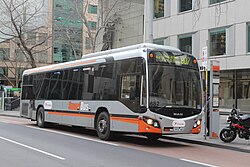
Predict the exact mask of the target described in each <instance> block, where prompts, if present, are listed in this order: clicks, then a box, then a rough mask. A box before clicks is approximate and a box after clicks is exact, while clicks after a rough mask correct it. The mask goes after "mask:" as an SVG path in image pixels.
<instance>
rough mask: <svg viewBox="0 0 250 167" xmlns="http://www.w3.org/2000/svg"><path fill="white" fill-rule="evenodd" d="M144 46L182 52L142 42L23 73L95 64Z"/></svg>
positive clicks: (173, 48)
mask: <svg viewBox="0 0 250 167" xmlns="http://www.w3.org/2000/svg"><path fill="white" fill-rule="evenodd" d="M144 48H145V49H152V50H154V49H159V50H169V51H174V52H180V50H179V49H177V48H175V47H171V46H162V45H156V44H150V43H142V44H137V45H132V46H126V47H122V48H117V49H111V50H106V51H101V52H96V53H90V54H87V55H83V56H82V59H79V60H75V61H70V62H65V63H59V64H53V65H48V66H43V67H38V68H33V69H28V70H25V71H24V72H23V75H26V74H31V73H38V72H45V71H50V70H61V69H65V68H69V67H72V66H81V65H87V64H93V63H98V62H100V63H101V62H102V61H101V60H100V58H105V57H109V55H110V54H114V53H122V52H126V51H131V50H138V49H144ZM96 58H97V59H96ZM98 58H99V59H98Z"/></svg>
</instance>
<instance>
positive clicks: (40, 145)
mask: <svg viewBox="0 0 250 167" xmlns="http://www.w3.org/2000/svg"><path fill="white" fill-rule="evenodd" d="M0 145H1V152H0V154H1V158H0V163H1V166H3V167H4V166H6V167H7V166H8V167H17V166H18V167H29V166H30V167H31V166H32V167H34V166H36V167H39V166H43V167H44V166H53V167H57V166H58V167H59V166H60V167H62V166H65V167H66V166H67V167H68V166H72V167H74V166H86V167H103V166H108V167H110V166H119V167H122V166H126V167H128V166H136V167H137V166H138V167H139V166H143V167H145V166H150V167H151V166H164V167H166V166H169V167H172V166H177V167H179V166H181V167H183V166H185V167H188V166H190V167H196V166H211V167H212V166H221V167H223V166H225V167H226V166H227V167H230V166H232V167H233V166H238V167H241V166H242V167H243V166H249V154H247V153H242V152H237V151H231V150H226V149H219V148H213V147H207V146H200V145H194V144H187V143H182V142H177V141H170V140H166V139H160V141H158V142H156V143H149V142H148V140H147V139H146V138H144V137H142V136H138V135H117V136H115V138H114V140H113V141H110V142H106V141H101V140H99V139H98V138H97V136H96V133H95V131H93V130H88V129H84V128H75V127H74V128H71V127H69V126H58V125H57V126H52V127H50V128H46V129H41V128H38V127H37V126H36V125H35V122H31V121H30V120H27V119H23V118H14V117H4V116H1V117H0Z"/></svg>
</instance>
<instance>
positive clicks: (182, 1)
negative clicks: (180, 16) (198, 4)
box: [179, 0, 192, 12]
mask: <svg viewBox="0 0 250 167" xmlns="http://www.w3.org/2000/svg"><path fill="white" fill-rule="evenodd" d="M179 6H180V8H179V11H180V12H184V11H187V10H192V0H179Z"/></svg>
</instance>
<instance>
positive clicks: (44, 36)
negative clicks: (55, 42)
mask: <svg viewBox="0 0 250 167" xmlns="http://www.w3.org/2000/svg"><path fill="white" fill-rule="evenodd" d="M47 41H48V34H47V33H39V34H38V43H39V44H40V43H43V44H42V45H47V44H48V43H47Z"/></svg>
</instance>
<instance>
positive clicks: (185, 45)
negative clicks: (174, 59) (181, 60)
mask: <svg viewBox="0 0 250 167" xmlns="http://www.w3.org/2000/svg"><path fill="white" fill-rule="evenodd" d="M179 48H180V50H181V51H183V52H187V53H191V54H192V35H185V36H179Z"/></svg>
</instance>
